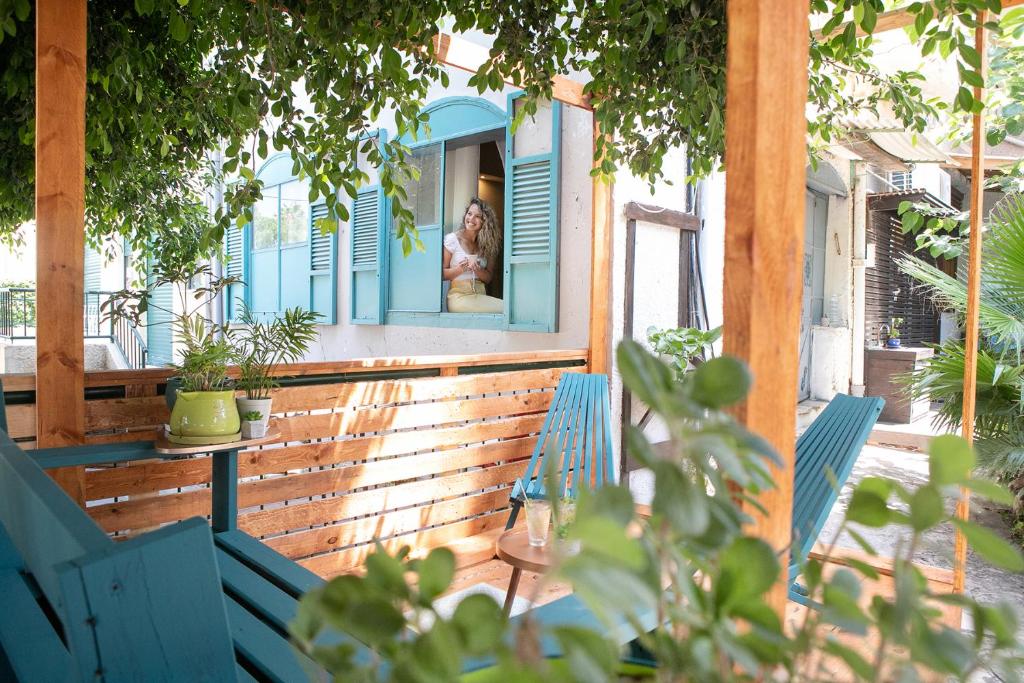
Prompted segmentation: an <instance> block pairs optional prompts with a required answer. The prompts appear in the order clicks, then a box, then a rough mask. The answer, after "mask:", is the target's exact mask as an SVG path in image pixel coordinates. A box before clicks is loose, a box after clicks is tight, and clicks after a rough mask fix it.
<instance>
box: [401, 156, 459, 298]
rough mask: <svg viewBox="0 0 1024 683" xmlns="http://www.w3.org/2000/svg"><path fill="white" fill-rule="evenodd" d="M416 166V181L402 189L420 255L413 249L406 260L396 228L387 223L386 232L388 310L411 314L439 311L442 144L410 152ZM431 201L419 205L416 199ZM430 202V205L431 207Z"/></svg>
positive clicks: (442, 215)
mask: <svg viewBox="0 0 1024 683" xmlns="http://www.w3.org/2000/svg"><path fill="white" fill-rule="evenodd" d="M411 161H412V162H413V163H414V164H417V165H419V168H420V179H419V181H417V182H416V183H410V186H407V187H406V191H407V192H408V193H409V199H408V201H407V202H406V203H407V204H408V207H407V208H409V209H411V210H412V211H413V213H414V220H415V221H416V230H417V232H418V233H419V238H420V242H421V243H422V244H423V251H417V250H416V249H415V248H413V250H412V252H411V253H410V254H409V255H408V256H406V255H405V253H404V252H403V250H402V240H400V239H398V226H397V225H396V224H395V221H394V220H392V221H391V226H390V230H389V231H388V235H389V238H388V240H389V241H388V259H389V261H388V268H389V270H388V310H389V311H401V312H411V313H439V312H440V311H441V254H442V252H441V242H442V240H443V238H444V230H443V226H442V223H443V221H444V170H445V143H444V142H435V143H430V144H426V145H421V146H419V147H416V148H413V151H412V159H411ZM421 195H422V196H423V197H428V198H429V197H432V200H431V199H426V200H424V201H422V202H421V201H420V200H419V197H420V196H421ZM431 201H432V203H431Z"/></svg>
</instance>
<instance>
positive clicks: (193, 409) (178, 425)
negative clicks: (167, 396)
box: [171, 389, 241, 443]
mask: <svg viewBox="0 0 1024 683" xmlns="http://www.w3.org/2000/svg"><path fill="white" fill-rule="evenodd" d="M240 425H241V421H240V420H239V418H238V408H237V407H235V392H234V391H233V390H231V389H228V390H226V391H179V392H178V395H177V400H176V401H175V402H174V408H173V409H172V410H171V434H172V435H176V436H185V437H199V438H201V437H210V438H211V439H214V440H213V441H211V442H210V443H218V442H220V441H223V440H224V437H228V436H231V435H233V434H237V433H238V430H239V427H240ZM190 441H191V442H192V443H195V441H194V439H190Z"/></svg>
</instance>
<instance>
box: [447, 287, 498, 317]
mask: <svg viewBox="0 0 1024 683" xmlns="http://www.w3.org/2000/svg"><path fill="white" fill-rule="evenodd" d="M504 311H505V302H503V301H502V300H501V299H496V298H494V297H493V296H487V288H486V287H485V286H484V283H483V282H481V281H480V280H454V281H452V284H451V287H450V288H449V290H448V312H449V313H503V312H504Z"/></svg>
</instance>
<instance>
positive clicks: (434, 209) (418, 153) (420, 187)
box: [405, 144, 441, 225]
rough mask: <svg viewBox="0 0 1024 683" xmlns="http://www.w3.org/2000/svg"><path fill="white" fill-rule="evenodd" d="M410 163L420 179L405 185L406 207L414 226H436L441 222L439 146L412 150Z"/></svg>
mask: <svg viewBox="0 0 1024 683" xmlns="http://www.w3.org/2000/svg"><path fill="white" fill-rule="evenodd" d="M410 162H411V163H412V165H413V166H415V167H416V168H418V169H419V170H420V179H419V182H416V181H413V180H410V181H409V182H408V183H407V184H406V186H405V191H406V192H407V193H408V194H409V198H408V200H407V201H408V203H407V205H406V206H407V208H408V209H409V210H410V211H412V213H413V216H414V217H415V220H416V225H437V224H438V223H439V222H440V221H441V216H440V206H439V204H440V201H439V200H440V193H441V145H440V144H436V145H428V146H426V147H420V148H419V149H415V150H413V152H412V154H411V156H410Z"/></svg>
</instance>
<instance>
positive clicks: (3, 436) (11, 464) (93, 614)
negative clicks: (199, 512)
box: [0, 387, 371, 682]
mask: <svg viewBox="0 0 1024 683" xmlns="http://www.w3.org/2000/svg"><path fill="white" fill-rule="evenodd" d="M5 426H6V424H5V422H4V411H3V392H2V387H0V595H3V596H4V609H2V610H0V681H8V680H11V681H33V682H34V681H58V680H59V681H66V680H74V681H129V680H131V681H138V680H147V681H148V680H166V681H226V680H240V681H249V680H272V681H305V680H309V679H310V678H313V679H326V678H327V675H326V673H324V672H323V671H322V670H320V669H319V667H317V666H316V665H315V664H314V663H313V662H312V661H311V660H309V659H308V658H306V657H305V656H304V655H302V654H300V653H298V652H297V651H296V650H295V649H294V648H293V647H292V646H291V645H290V644H289V642H288V638H287V625H288V623H289V622H290V621H291V620H292V619H293V618H294V617H295V614H296V608H297V600H298V598H299V596H301V595H302V594H303V593H304V592H305V591H307V590H309V589H311V588H313V587H315V586H320V585H322V584H323V581H322V580H321V579H320V578H319V577H318V576H317V575H315V574H313V573H312V572H310V571H308V570H306V569H304V568H302V567H300V566H299V565H297V564H295V563H294V562H292V561H290V560H288V559H286V558H285V557H283V556H281V555H279V554H278V553H276V552H274V551H273V550H271V549H270V548H268V547H267V546H265V545H264V544H262V543H260V542H259V541H257V540H256V539H254V538H252V537H250V536H248V535H246V534H244V533H243V532H241V531H237V530H228V531H223V532H220V533H216V534H215V533H213V532H212V531H211V529H210V526H209V525H208V524H207V522H206V520H204V519H200V518H193V519H189V520H186V521H183V522H179V523H177V524H172V525H169V526H165V527H162V528H160V529H158V530H156V531H152V532H149V533H146V534H142V535H140V536H137V537H135V538H132V539H130V540H126V541H123V542H114V541H113V540H111V539H110V537H108V536H107V535H106V534H105V533H104V532H103V531H102V530H101V529H100V528H99V526H97V525H96V523H95V522H93V520H92V519H91V518H90V517H89V516H88V515H87V514H86V513H85V512H84V511H83V510H82V509H81V508H80V507H78V505H76V504H75V503H74V502H73V501H72V500H71V499H70V498H69V497H67V496H66V495H65V494H64V492H63V491H62V490H61V489H60V488H59V487H58V486H57V485H56V483H55V482H54V481H53V480H52V479H51V478H50V477H49V476H48V475H47V474H46V473H45V472H44V471H43V467H50V466H57V465H60V466H78V465H84V466H88V465H96V464H100V463H109V462H125V461H129V460H135V459H143V458H145V459H151V458H154V457H159V456H157V455H156V454H155V453H154V451H153V450H152V448H151V447H150V445H149V444H146V443H135V444H119V445H110V446H83V447H72V448H61V449H41V450H39V451H33V452H32V453H31V454H30V453H28V452H26V451H23V450H22V449H21V448H20V447H19V446H18V445H17V444H16V443H14V442H13V441H12V440H11V439H10V438H9V436H8V434H7V432H6V430H5V429H3V427H5ZM40 465H42V467H41V466H40ZM235 483H236V482H229V483H228V482H221V481H217V480H216V478H215V481H214V484H213V485H214V487H217V486H218V485H228V486H230V487H232V488H233V487H234V486H235ZM324 638H325V639H324V644H331V643H336V642H339V641H346V642H350V643H352V644H353V646H354V647H355V648H356V651H357V656H358V657H360V658H369V657H370V656H371V653H370V651H369V650H368V649H367V648H366V647H365V646H363V645H362V644H361V643H358V642H356V641H354V640H353V639H351V638H348V637H347V636H345V635H343V634H338V633H334V634H327V635H325V636H324Z"/></svg>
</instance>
